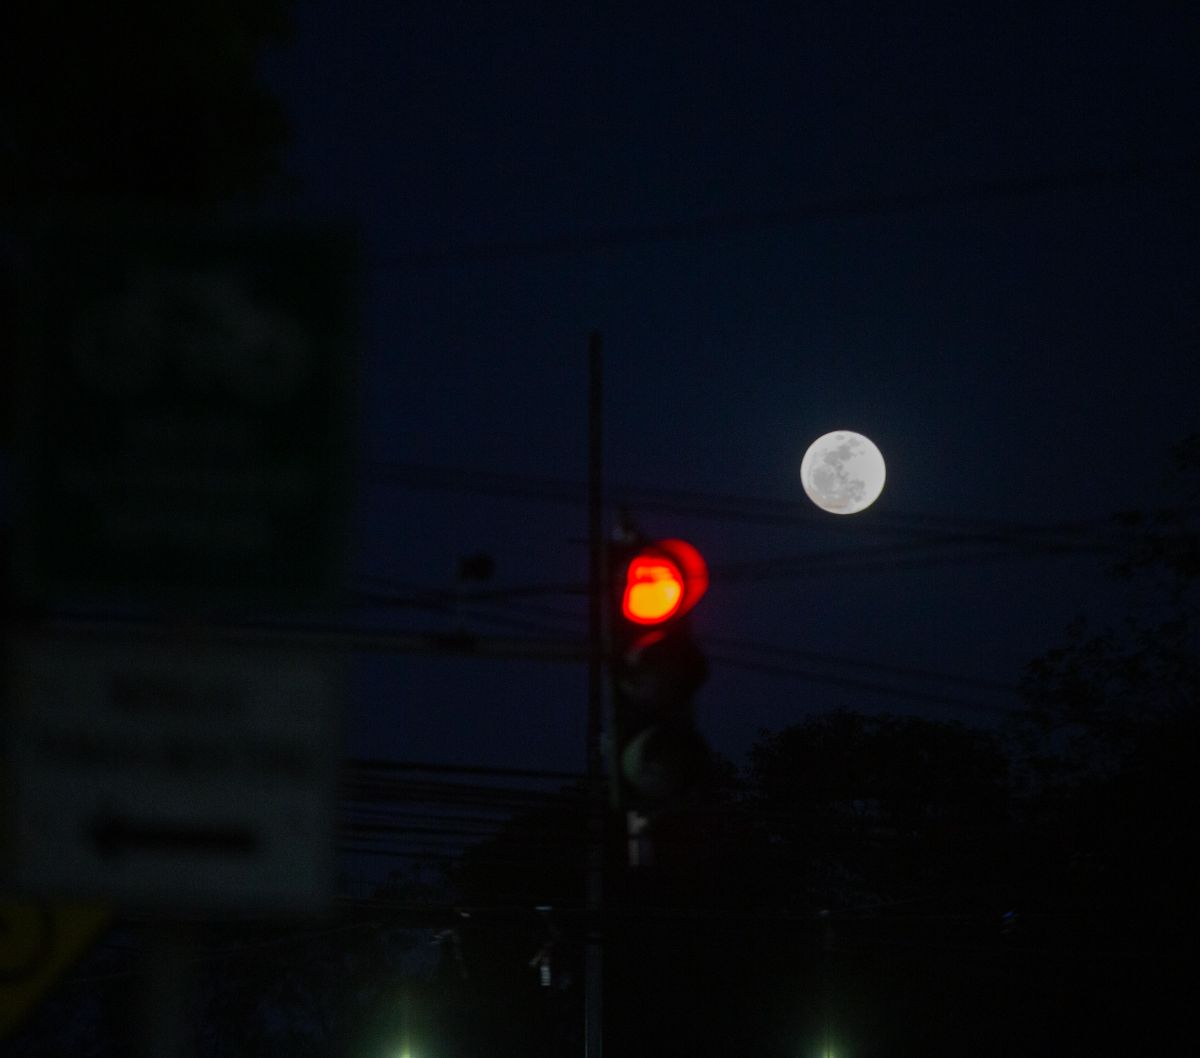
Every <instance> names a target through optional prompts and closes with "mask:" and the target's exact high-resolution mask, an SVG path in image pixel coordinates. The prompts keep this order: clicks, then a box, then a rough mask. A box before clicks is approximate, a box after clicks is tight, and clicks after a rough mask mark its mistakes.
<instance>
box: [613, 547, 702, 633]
mask: <svg viewBox="0 0 1200 1058" xmlns="http://www.w3.org/2000/svg"><path fill="white" fill-rule="evenodd" d="M707 588H708V567H707V566H706V565H705V563H704V559H703V558H702V557H701V556H700V552H699V551H697V550H696V549H695V548H694V547H692V545H691V544H689V543H687V542H685V541H683V540H660V541H658V543H656V544H653V545H651V546H649V547H644V548H642V549H641V550H640V551H639V552H638V553H637V554H636V555H634V556H633V558H632V559H631V560H630V562H629V565H628V566H627V567H626V571H625V591H624V593H623V595H622V597H621V613H622V614H623V615H624V616H625V619H626V620H628V621H632V622H634V624H641V625H656V624H662V623H663V622H664V621H669V620H671V619H672V618H673V617H678V616H679V615H680V614H684V613H687V611H688V610H690V609H691V608H692V607H693V606H694V605H695V604H696V601H697V600H698V599H699V598H700V596H701V595H703V594H704V592H705V591H706V590H707Z"/></svg>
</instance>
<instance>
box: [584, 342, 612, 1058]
mask: <svg viewBox="0 0 1200 1058" xmlns="http://www.w3.org/2000/svg"><path fill="white" fill-rule="evenodd" d="M600 354H601V345H600V335H599V333H598V332H596V331H593V332H592V334H591V337H590V338H589V340H588V543H589V563H588V565H589V577H588V648H589V649H588V726H587V774H588V851H587V941H586V945H587V946H586V950H585V959H584V971H585V972H584V987H585V993H584V1014H583V1020H584V1055H585V1058H601V1055H602V1054H603V1050H604V1047H603V1029H602V1024H601V1022H602V1016H603V980H602V978H603V973H604V959H603V955H604V948H603V945H604V933H603V922H602V919H601V915H602V907H603V897H604V816H605V807H606V798H605V796H604V759H603V745H602V737H603V730H604V586H605V584H606V583H607V578H606V571H605V566H606V564H607V562H606V549H605V546H604V460H603V455H604V448H603V440H604V435H603V430H602V418H601V415H602V411H603V389H602V382H603V370H602V360H601V355H600Z"/></svg>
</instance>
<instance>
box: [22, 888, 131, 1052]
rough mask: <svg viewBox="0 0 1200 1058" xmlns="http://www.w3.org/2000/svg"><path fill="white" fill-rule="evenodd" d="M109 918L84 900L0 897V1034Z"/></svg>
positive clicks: (85, 945)
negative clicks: (52, 901) (27, 900)
mask: <svg viewBox="0 0 1200 1058" xmlns="http://www.w3.org/2000/svg"><path fill="white" fill-rule="evenodd" d="M111 919H112V913H111V912H110V911H109V910H108V909H107V908H105V907H96V906H92V905H89V904H30V903H13V902H0V1037H3V1036H6V1035H8V1034H9V1033H10V1032H12V1030H13V1029H14V1028H16V1027H17V1025H18V1024H19V1023H20V1021H21V1020H22V1019H23V1018H24V1017H25V1015H26V1014H28V1013H29V1010H30V1008H31V1007H32V1006H33V1004H34V1003H35V1002H37V1001H38V1000H39V999H40V998H41V997H42V996H43V995H45V994H46V992H47V991H48V990H49V989H50V986H51V985H53V984H54V982H55V981H57V980H58V978H59V977H61V976H62V974H63V973H65V972H66V970H67V969H68V968H70V966H71V965H72V964H73V963H74V962H75V961H76V960H77V959H78V958H79V957H80V956H81V955H82V954H83V953H84V952H85V951H86V950H87V949H88V948H89V947H90V946H91V944H92V943H93V941H95V939H96V938H97V937H98V936H99V935H100V933H101V931H102V930H103V929H104V928H105V927H106V926H107V925H108V923H109V922H110V921H111Z"/></svg>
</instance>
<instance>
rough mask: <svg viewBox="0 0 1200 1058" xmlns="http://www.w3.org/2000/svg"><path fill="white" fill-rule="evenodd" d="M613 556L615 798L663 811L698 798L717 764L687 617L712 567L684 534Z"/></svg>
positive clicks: (621, 548)
mask: <svg viewBox="0 0 1200 1058" xmlns="http://www.w3.org/2000/svg"><path fill="white" fill-rule="evenodd" d="M610 559H611V561H610V570H611V573H612V584H613V589H614V590H613V598H612V599H611V616H612V620H611V636H610V644H611V654H610V674H611V677H612V701H613V710H612V731H611V735H612V755H611V756H612V759H611V761H610V771H611V774H612V777H613V800H614V802H615V804H616V805H617V806H618V807H620V808H622V809H627V810H628V809H636V810H638V811H640V812H644V813H656V812H662V811H666V810H670V809H672V808H675V807H678V806H681V805H684V804H686V803H687V802H688V801H689V800H690V799H692V798H693V797H694V796H695V795H696V794H697V793H698V792H699V790H700V789H701V787H702V786H703V784H704V782H705V779H706V778H707V776H708V774H709V770H710V768H709V764H710V754H709V750H708V746H707V745H706V744H705V742H704V739H703V737H702V736H701V735H700V733H699V731H697V729H696V725H695V717H694V712H693V698H694V696H695V693H696V691H698V690H699V688H700V687H701V686H702V685H703V683H704V681H705V679H706V678H707V675H708V662H707V659H706V658H705V656H704V653H703V652H702V651H701V650H700V648H699V646H698V645H697V644H696V642H695V640H694V639H693V638H692V634H691V629H690V625H689V621H688V613H689V611H690V610H691V609H692V607H693V606H695V604H696V602H697V601H698V600H699V599H700V597H701V596H702V595H703V594H704V592H705V590H706V589H707V587H708V569H707V567H706V565H705V563H704V559H703V558H702V557H701V555H700V553H699V552H698V551H697V550H696V549H695V548H694V547H692V545H691V544H688V543H687V542H685V541H683V540H659V541H656V542H653V543H651V542H646V541H640V540H639V541H634V542H631V543H626V544H618V545H614V546H613V549H612V551H611V553H610Z"/></svg>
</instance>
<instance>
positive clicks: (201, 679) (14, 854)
mask: <svg viewBox="0 0 1200 1058" xmlns="http://www.w3.org/2000/svg"><path fill="white" fill-rule="evenodd" d="M9 677H10V686H9V688H8V691H9V700H10V717H9V722H10V725H11V729H10V730H9V731H8V732H6V733H5V734H6V744H7V745H8V746H9V747H11V749H10V773H9V777H8V778H9V783H10V790H9V796H8V797H7V798H5V799H4V802H3V803H4V805H5V808H6V809H7V810H8V812H9V818H8V819H7V820H5V821H4V823H5V827H4V829H3V831H0V833H3V834H5V835H6V837H7V843H8V847H7V848H6V849H4V850H3V852H4V854H5V859H6V860H7V861H8V864H7V865H8V867H9V874H10V876H11V881H12V883H13V884H14V886H15V887H16V888H17V889H18V890H20V891H26V892H32V893H37V894H39V895H43V894H45V895H49V896H64V897H72V898H73V897H83V898H93V897H101V898H107V899H112V900H114V901H118V902H120V903H122V904H123V905H126V906H131V907H135V908H142V909H147V910H155V909H158V910H162V911H179V910H187V909H197V910H204V909H213V910H217V909H221V908H242V907H262V908H269V909H273V910H311V909H315V908H318V907H320V906H321V905H322V904H323V903H324V902H325V901H326V900H327V899H328V897H329V893H330V891H331V884H332V873H333V806H334V797H335V794H336V790H335V781H336V779H335V776H336V767H337V761H338V757H339V754H340V739H339V734H340V731H339V730H338V721H337V717H338V709H337V704H338V703H337V695H336V691H335V681H334V673H333V671H332V670H331V666H330V665H329V663H328V662H326V661H324V660H321V659H319V658H316V659H315V658H313V657H312V656H311V655H308V654H303V653H299V652H295V653H293V652H288V651H284V650H270V649H264V648H258V649H254V650H249V649H234V648H225V647H213V646H199V645H195V644H183V643H181V644H178V645H176V644H150V643H146V644H141V645H127V644H121V643H115V642H114V643H107V642H91V641H86V640H69V639H50V638H42V639H29V640H26V641H22V642H17V643H15V644H13V645H12V647H11V648H10V651H9Z"/></svg>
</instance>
